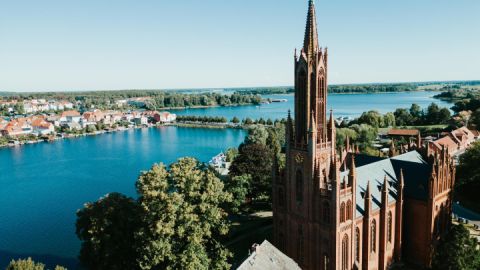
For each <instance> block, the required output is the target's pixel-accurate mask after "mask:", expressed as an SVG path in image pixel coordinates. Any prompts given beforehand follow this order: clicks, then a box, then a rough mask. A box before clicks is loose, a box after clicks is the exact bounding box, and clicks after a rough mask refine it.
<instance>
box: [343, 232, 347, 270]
mask: <svg viewBox="0 0 480 270" xmlns="http://www.w3.org/2000/svg"><path fill="white" fill-rule="evenodd" d="M342 269H343V270H347V269H348V235H345V236H344V237H343V240H342Z"/></svg>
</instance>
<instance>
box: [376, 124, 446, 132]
mask: <svg viewBox="0 0 480 270" xmlns="http://www.w3.org/2000/svg"><path fill="white" fill-rule="evenodd" d="M446 127H448V125H425V126H401V127H395V128H396V129H419V130H420V131H422V132H425V131H429V130H435V129H444V128H446ZM392 128H393V127H388V128H379V129H378V133H380V134H387V132H388V131H389V130H390V129H392Z"/></svg>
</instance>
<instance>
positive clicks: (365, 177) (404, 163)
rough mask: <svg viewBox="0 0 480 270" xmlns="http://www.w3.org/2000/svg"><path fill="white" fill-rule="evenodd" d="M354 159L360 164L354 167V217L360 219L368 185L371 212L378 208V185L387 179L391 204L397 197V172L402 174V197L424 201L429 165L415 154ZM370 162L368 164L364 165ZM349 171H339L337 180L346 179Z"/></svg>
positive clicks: (379, 187)
mask: <svg viewBox="0 0 480 270" xmlns="http://www.w3.org/2000/svg"><path fill="white" fill-rule="evenodd" d="M357 159H358V160H359V161H360V162H363V165H359V164H357V167H356V176H357V194H356V204H357V205H356V209H357V217H359V216H362V215H363V213H364V211H365V209H364V206H365V202H364V196H365V191H366V188H367V185H368V182H370V188H371V190H370V193H371V196H372V210H374V211H375V210H377V209H379V208H380V207H381V200H382V199H381V198H382V193H381V190H382V185H383V182H384V179H385V178H387V181H388V183H389V193H388V194H389V196H388V201H389V202H394V201H396V198H397V187H398V182H399V181H400V170H403V175H404V184H405V187H404V195H405V197H407V198H413V199H417V200H426V199H427V196H428V179H429V177H430V171H431V166H430V165H429V164H428V162H427V161H425V160H424V159H423V157H422V155H420V153H418V152H417V151H411V152H408V153H405V154H402V155H399V156H396V157H393V158H383V159H381V158H376V157H375V158H374V157H372V158H371V159H368V158H365V156H364V155H357V156H356V158H355V163H357ZM368 161H371V162H370V163H367V162H368ZM348 173H349V171H348V170H346V171H343V172H341V174H340V180H341V181H343V178H344V177H348Z"/></svg>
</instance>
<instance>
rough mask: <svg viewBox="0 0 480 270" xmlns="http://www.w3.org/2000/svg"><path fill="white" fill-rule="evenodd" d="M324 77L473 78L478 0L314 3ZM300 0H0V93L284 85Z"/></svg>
mask: <svg viewBox="0 0 480 270" xmlns="http://www.w3.org/2000/svg"><path fill="white" fill-rule="evenodd" d="M315 2H316V9H317V18H318V29H319V41H320V44H321V46H328V50H329V78H328V79H329V83H330V84H345V83H371V82H408V81H436V80H442V81H443V80H473V79H480V1H478V0H402V1H399V0H363V1H359V0H316V1H315ZM307 5H308V1H307V0H201V1H200V0H181V1H178V0H136V1H134V0H102V1H99V0H82V1H65V0H57V1H54V0H42V1H38V0H30V1H29V0H18V1H8V0H0V7H1V8H0V91H73V90H110V89H111V90H113V89H173V88H189V89H191V88H227V87H255V86H286V85H293V52H294V49H295V48H301V46H302V42H303V35H304V28H305V20H306V15H307Z"/></svg>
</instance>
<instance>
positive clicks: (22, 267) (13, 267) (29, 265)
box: [6, 258, 67, 270]
mask: <svg viewBox="0 0 480 270" xmlns="http://www.w3.org/2000/svg"><path fill="white" fill-rule="evenodd" d="M44 269H45V265H44V264H43V263H37V262H35V261H33V260H32V258H28V259H18V260H16V261H15V260H12V261H11V262H10V264H9V265H8V266H7V268H6V270H44ZM55 270H67V269H66V268H65V267H63V266H58V265H57V266H56V267H55Z"/></svg>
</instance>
